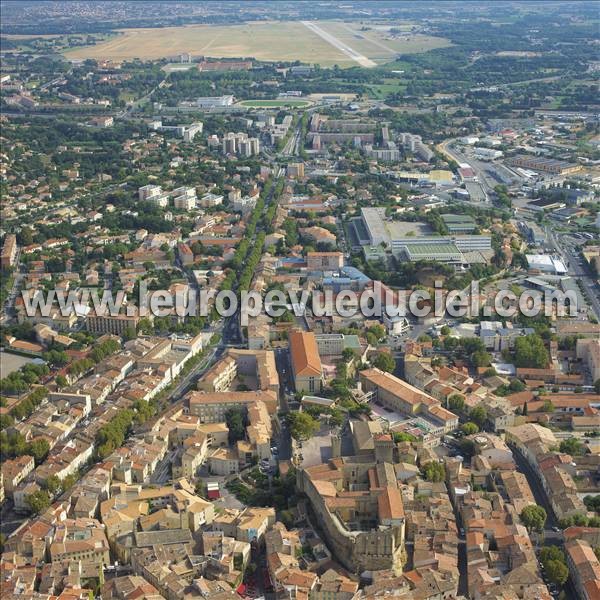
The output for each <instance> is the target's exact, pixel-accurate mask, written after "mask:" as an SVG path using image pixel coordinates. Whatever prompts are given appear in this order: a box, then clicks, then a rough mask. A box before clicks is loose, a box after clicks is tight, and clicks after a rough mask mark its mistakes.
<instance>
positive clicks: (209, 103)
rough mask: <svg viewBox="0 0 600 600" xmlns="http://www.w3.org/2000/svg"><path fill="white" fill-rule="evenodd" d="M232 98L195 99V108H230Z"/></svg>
mask: <svg viewBox="0 0 600 600" xmlns="http://www.w3.org/2000/svg"><path fill="white" fill-rule="evenodd" d="M232 104H233V96H203V97H200V98H196V106H198V107H199V108H214V107H218V106H231V105H232Z"/></svg>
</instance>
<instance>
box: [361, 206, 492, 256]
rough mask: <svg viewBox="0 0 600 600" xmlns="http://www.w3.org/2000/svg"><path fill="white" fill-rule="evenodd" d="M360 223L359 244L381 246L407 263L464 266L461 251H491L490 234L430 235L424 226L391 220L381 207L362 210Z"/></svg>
mask: <svg viewBox="0 0 600 600" xmlns="http://www.w3.org/2000/svg"><path fill="white" fill-rule="evenodd" d="M361 220H362V223H363V225H364V228H363V227H361V228H360V229H362V230H363V231H364V234H363V235H359V239H360V241H361V244H363V242H366V243H367V245H369V246H373V247H377V246H380V245H381V244H384V245H385V246H387V247H389V248H390V249H391V250H392V252H394V253H397V254H399V255H400V256H401V257H403V258H405V259H406V260H439V261H443V262H449V263H466V262H467V260H466V259H465V257H464V256H463V255H462V254H463V253H464V252H474V251H487V250H491V249H492V238H491V236H489V235H459V234H453V235H447V236H437V235H429V233H430V232H431V230H430V229H429V228H428V226H426V225H425V224H422V223H412V222H411V223H404V222H400V221H392V220H390V219H388V218H387V217H386V214H385V209H384V208H382V207H366V208H362V209H361ZM465 226H466V223H465ZM363 236H364V237H363Z"/></svg>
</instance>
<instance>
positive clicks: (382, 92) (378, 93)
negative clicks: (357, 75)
mask: <svg viewBox="0 0 600 600" xmlns="http://www.w3.org/2000/svg"><path fill="white" fill-rule="evenodd" d="M367 87H368V88H369V91H370V94H369V95H370V96H372V97H373V98H375V99H377V100H383V99H384V98H385V97H386V96H387V95H388V94H393V93H395V92H400V91H402V90H404V89H405V88H406V85H405V83H404V82H403V81H402V80H401V79H384V83H379V84H373V85H369V86H367Z"/></svg>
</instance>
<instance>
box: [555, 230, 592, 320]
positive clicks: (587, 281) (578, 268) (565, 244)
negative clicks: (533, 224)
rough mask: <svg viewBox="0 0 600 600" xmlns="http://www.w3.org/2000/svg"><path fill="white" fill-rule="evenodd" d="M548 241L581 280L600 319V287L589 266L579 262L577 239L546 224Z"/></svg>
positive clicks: (570, 270)
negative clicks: (556, 231) (557, 231)
mask: <svg viewBox="0 0 600 600" xmlns="http://www.w3.org/2000/svg"><path fill="white" fill-rule="evenodd" d="M546 236H547V238H548V242H549V243H550V245H551V246H553V247H554V248H555V249H556V251H557V252H558V254H560V256H561V257H562V258H563V259H564V260H565V261H566V262H568V264H569V275H571V276H572V277H574V278H575V279H577V280H578V281H580V282H581V284H582V286H583V287H584V289H585V290H586V292H587V296H588V301H589V302H590V305H591V308H592V311H593V312H594V313H595V314H596V318H597V319H600V289H599V286H598V284H597V283H596V282H595V281H594V278H593V277H592V276H591V275H590V273H589V272H588V270H587V268H586V267H584V266H583V265H581V264H579V261H580V257H579V252H578V251H576V250H575V249H574V246H575V240H574V239H573V238H571V237H569V236H568V235H561V234H556V233H555V232H554V229H553V228H552V226H551V225H547V226H546Z"/></svg>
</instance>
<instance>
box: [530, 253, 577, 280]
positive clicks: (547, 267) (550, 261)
mask: <svg viewBox="0 0 600 600" xmlns="http://www.w3.org/2000/svg"><path fill="white" fill-rule="evenodd" d="M525 258H526V259H527V265H528V267H529V270H530V271H535V272H538V271H540V272H542V273H551V274H552V275H566V274H567V272H568V269H567V267H566V266H565V263H564V262H563V261H562V260H561V259H560V258H558V257H556V256H550V255H549V254H527V255H526V256H525Z"/></svg>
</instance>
